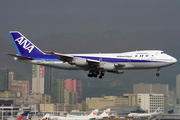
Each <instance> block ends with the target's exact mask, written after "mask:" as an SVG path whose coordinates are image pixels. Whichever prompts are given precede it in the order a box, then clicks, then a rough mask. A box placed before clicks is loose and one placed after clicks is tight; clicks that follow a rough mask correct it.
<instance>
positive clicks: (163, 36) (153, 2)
mask: <svg viewBox="0 0 180 120" xmlns="http://www.w3.org/2000/svg"><path fill="white" fill-rule="evenodd" d="M11 30H18V31H20V32H21V33H22V34H24V35H25V36H26V37H27V38H29V39H30V40H31V41H33V42H35V43H36V41H38V40H41V41H42V42H41V43H44V44H38V46H39V47H40V48H43V50H44V48H48V50H56V52H61V51H63V52H64V51H66V52H67V53H68V52H71V53H75V52H101V51H105V52H108V51H109V52H122V51H129V50H139V49H162V50H165V51H166V52H167V53H168V54H171V55H172V56H173V57H176V58H177V59H180V57H179V54H180V50H179V45H180V1H179V0H1V1H0V32H1V34H0V38H1V39H3V40H5V41H6V42H8V43H12V40H11V37H10V35H9V31H11ZM108 32H110V33H108ZM63 33H71V34H70V38H69V39H64V38H60V37H57V36H58V35H62V34H63ZM91 33H96V34H97V36H98V37H93V36H91V35H94V34H91ZM102 33H105V35H104V34H102ZM106 33H107V34H108V35H109V34H110V35H111V36H108V35H107V36H108V37H107V36H106ZM84 34H85V35H84ZM53 35H54V36H55V37H54V36H53ZM77 35H79V36H78V37H77ZM82 35H84V36H82ZM103 35H104V36H103ZM113 35H116V36H113ZM66 36H68V35H66ZM83 37H84V38H85V39H84V41H83V39H82V38H83ZM51 38H52V39H51ZM79 38H81V39H79ZM103 38H105V39H103ZM47 41H49V42H47ZM1 45H2V44H0V47H1ZM13 49H14V50H15V47H14V48H13ZM3 50H4V51H3V52H6V51H7V49H3ZM8 50H9V49H8ZM11 51H12V50H11ZM12 53H16V52H15V51H12ZM8 59H10V58H8ZM12 61H13V60H12ZM179 65H180V64H179V63H177V64H176V65H174V66H172V67H169V68H165V69H164V70H162V71H161V73H162V75H161V76H162V77H161V76H160V77H159V78H157V77H156V76H155V73H156V70H151V71H150V72H143V74H144V76H143V77H144V78H143V77H141V75H142V74H141V72H130V71H127V72H126V74H124V75H111V76H109V74H108V75H107V79H110V78H112V77H114V79H122V78H124V80H128V79H133V78H137V79H145V80H146V79H148V80H151V79H153V80H157V82H162V81H164V79H165V78H166V79H168V80H170V79H171V80H172V79H173V80H174V83H175V76H176V75H177V74H179V73H180V70H179ZM70 74H71V73H70ZM80 74H81V73H80ZM82 74H83V75H82V76H83V77H84V76H86V74H87V73H82ZM151 76H152V78H151ZM105 79H106V78H105ZM168 80H167V81H168ZM167 83H168V82H167Z"/></svg>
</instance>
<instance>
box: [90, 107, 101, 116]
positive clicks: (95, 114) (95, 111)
mask: <svg viewBox="0 0 180 120" xmlns="http://www.w3.org/2000/svg"><path fill="white" fill-rule="evenodd" d="M98 111H99V110H98V109H95V110H93V111H92V112H91V113H90V114H89V115H88V117H96V116H97V113H98Z"/></svg>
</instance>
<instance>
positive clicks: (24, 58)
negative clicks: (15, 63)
mask: <svg viewBox="0 0 180 120" xmlns="http://www.w3.org/2000/svg"><path fill="white" fill-rule="evenodd" d="M5 54H6V55H9V56H12V57H17V58H18V59H21V60H35V58H31V57H25V56H19V55H16V54H11V53H5Z"/></svg>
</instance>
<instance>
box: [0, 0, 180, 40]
mask: <svg viewBox="0 0 180 120" xmlns="http://www.w3.org/2000/svg"><path fill="white" fill-rule="evenodd" d="M179 6H180V1H179V0H158V1H157V0H149V1H148V0H136V1H134V0H38V1H37V0H29V1H28V0H15V1H13V0H3V1H0V26H1V29H0V31H1V37H3V38H7V35H6V34H7V31H9V30H19V31H22V32H23V33H25V34H28V35H29V36H32V38H38V37H40V36H44V35H45V34H50V33H55V32H56V33H60V32H64V33H66V32H76V33H77V32H105V31H107V30H110V29H113V30H116V31H119V32H123V33H129V32H137V31H159V30H163V29H173V30H177V29H179V28H180V24H179V21H180V12H179V11H180V7H179Z"/></svg>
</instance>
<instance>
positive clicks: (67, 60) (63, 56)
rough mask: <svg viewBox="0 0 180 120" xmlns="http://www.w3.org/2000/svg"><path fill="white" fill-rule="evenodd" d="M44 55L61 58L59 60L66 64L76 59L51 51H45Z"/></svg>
mask: <svg viewBox="0 0 180 120" xmlns="http://www.w3.org/2000/svg"><path fill="white" fill-rule="evenodd" d="M44 53H46V54H50V55H54V56H58V57H61V58H60V59H59V60H62V61H64V62H70V61H72V60H73V59H74V57H73V56H71V55H65V54H61V53H56V52H51V51H45V52H44Z"/></svg>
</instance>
